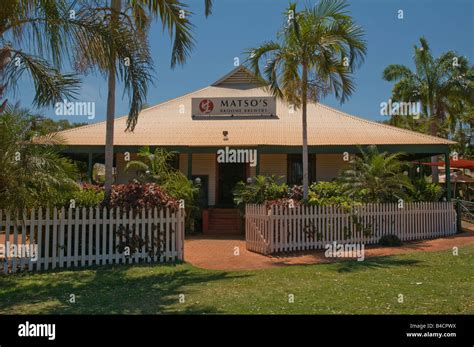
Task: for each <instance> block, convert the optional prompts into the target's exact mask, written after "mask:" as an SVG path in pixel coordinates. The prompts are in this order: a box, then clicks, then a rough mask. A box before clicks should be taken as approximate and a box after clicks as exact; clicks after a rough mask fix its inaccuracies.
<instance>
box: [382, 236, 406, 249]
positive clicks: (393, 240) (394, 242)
mask: <svg viewBox="0 0 474 347" xmlns="http://www.w3.org/2000/svg"><path fill="white" fill-rule="evenodd" d="M379 245H381V246H387V247H398V246H401V245H402V240H400V238H399V237H398V236H397V235H393V234H390V235H384V236H382V237H381V238H380V240H379Z"/></svg>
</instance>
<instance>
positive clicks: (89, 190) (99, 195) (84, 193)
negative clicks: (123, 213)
mask: <svg viewBox="0 0 474 347" xmlns="http://www.w3.org/2000/svg"><path fill="white" fill-rule="evenodd" d="M71 199H74V202H75V204H76V207H99V206H100V205H101V203H102V201H103V200H104V191H103V190H102V188H100V187H92V186H91V185H88V186H84V187H83V188H82V189H81V190H78V191H75V192H73V193H72V197H71Z"/></svg>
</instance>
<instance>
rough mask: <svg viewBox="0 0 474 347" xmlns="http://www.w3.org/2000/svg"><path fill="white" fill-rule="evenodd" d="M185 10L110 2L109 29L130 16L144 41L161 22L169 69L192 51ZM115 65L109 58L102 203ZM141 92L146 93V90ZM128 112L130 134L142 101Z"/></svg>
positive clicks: (154, 1)
mask: <svg viewBox="0 0 474 347" xmlns="http://www.w3.org/2000/svg"><path fill="white" fill-rule="evenodd" d="M186 8H187V6H186V5H185V4H183V3H181V2H179V1H178V0H125V1H124V2H122V0H111V6H110V10H111V25H112V27H113V26H116V25H117V23H119V22H120V20H121V16H123V15H126V14H127V13H129V14H130V16H129V18H131V19H132V20H133V23H134V27H135V29H136V30H137V33H138V35H137V36H138V38H139V41H144V40H146V33H147V30H148V28H149V23H150V18H156V19H159V20H160V21H161V23H162V24H163V28H164V29H167V30H168V31H169V33H170V34H171V36H173V50H172V54H171V67H172V68H174V67H175V66H176V65H177V64H179V65H181V64H184V63H185V61H186V58H187V57H188V56H189V54H190V52H191V49H192V47H193V36H192V28H193V26H192V24H191V22H190V20H189V17H190V16H191V12H190V11H188V10H187V9H186ZM211 11H212V1H211V0H205V15H206V16H208V15H210V14H211ZM116 62H117V59H116V58H115V57H114V56H111V59H110V63H109V66H108V71H107V75H108V95H107V120H106V135H105V202H106V203H107V202H108V200H109V198H110V193H111V190H112V182H113V161H114V150H113V144H114V119H115V89H116ZM144 89H145V92H146V88H144ZM139 99H140V101H139V102H137V103H136V105H134V107H132V108H131V109H130V112H129V114H128V120H127V129H126V130H129V131H133V130H134V128H135V125H136V123H137V119H138V114H139V112H140V109H141V107H142V105H143V102H144V101H143V100H142V98H141V97H140V98H139Z"/></svg>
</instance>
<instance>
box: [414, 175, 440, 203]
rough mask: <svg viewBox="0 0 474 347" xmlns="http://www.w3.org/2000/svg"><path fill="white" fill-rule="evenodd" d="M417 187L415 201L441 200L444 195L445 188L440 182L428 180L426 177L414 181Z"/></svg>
mask: <svg viewBox="0 0 474 347" xmlns="http://www.w3.org/2000/svg"><path fill="white" fill-rule="evenodd" d="M413 185H414V187H415V189H414V191H413V199H414V200H415V201H439V199H440V198H441V196H442V195H443V188H442V187H441V186H440V185H439V184H438V183H431V182H428V181H427V180H426V179H424V178H419V179H416V180H414V181H413Z"/></svg>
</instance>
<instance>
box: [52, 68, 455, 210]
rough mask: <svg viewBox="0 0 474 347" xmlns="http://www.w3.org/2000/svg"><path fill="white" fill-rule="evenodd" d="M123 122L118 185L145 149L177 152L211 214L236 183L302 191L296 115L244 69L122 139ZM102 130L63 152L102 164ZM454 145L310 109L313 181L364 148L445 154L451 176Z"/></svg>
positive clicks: (151, 111) (88, 131)
mask: <svg viewBox="0 0 474 347" xmlns="http://www.w3.org/2000/svg"><path fill="white" fill-rule="evenodd" d="M126 120H127V117H126V116H124V117H120V118H116V120H115V134H114V146H115V147H114V152H115V153H116V154H115V155H116V158H115V166H116V181H117V182H119V183H126V182H127V181H129V180H130V179H132V178H133V174H132V173H130V172H125V170H124V167H125V165H126V160H125V158H126V156H125V153H127V152H128V153H129V154H130V156H131V159H132V160H133V159H134V158H135V157H136V153H137V152H138V150H139V149H140V148H141V147H142V146H145V145H146V146H150V147H151V149H153V148H155V147H164V148H166V149H168V150H172V151H176V152H177V153H178V160H177V163H176V165H177V167H178V168H179V170H181V171H182V172H183V173H185V174H186V175H188V177H189V178H190V179H196V178H197V177H199V178H200V179H201V182H202V186H203V187H204V188H203V189H204V190H205V194H206V199H207V202H208V205H209V206H211V207H212V206H214V207H220V206H229V205H231V204H232V189H233V187H234V186H235V183H236V182H237V181H240V180H245V179H247V178H248V177H253V176H255V175H258V174H261V175H276V176H278V177H281V179H282V180H284V181H286V182H287V183H288V184H299V183H301V180H302V163H301V146H302V124H301V110H300V109H295V108H294V107H292V105H288V104H287V103H285V102H284V101H282V100H279V99H275V98H274V97H273V96H272V95H271V94H270V93H269V92H268V91H267V90H266V89H265V88H262V87H261V85H259V84H258V83H257V82H256V81H255V80H254V78H253V76H252V74H251V73H250V72H249V71H248V70H246V69H245V68H243V67H237V68H235V69H234V70H233V71H231V72H230V73H228V74H227V75H225V76H224V77H222V78H220V79H219V80H217V81H216V82H215V83H213V84H212V85H210V86H208V87H205V88H203V89H200V90H197V91H194V92H192V93H189V94H186V95H183V96H180V97H177V98H175V99H172V100H169V101H165V102H162V103H160V104H158V105H156V106H152V107H149V108H147V109H144V110H143V111H142V112H141V113H140V116H139V120H138V124H137V126H136V128H135V130H134V132H125V128H126ZM105 126H106V123H105V122H100V123H96V124H91V125H86V126H82V127H78V128H74V129H69V130H66V131H62V132H60V135H61V136H62V137H63V139H64V140H65V142H66V144H67V148H66V150H65V152H67V153H69V154H70V155H72V156H76V157H77V158H79V157H80V156H82V158H83V159H86V157H87V158H88V161H89V164H93V163H94V162H98V161H102V160H103V153H104V147H105V146H104V144H105ZM453 143H454V142H452V141H449V140H446V139H442V138H438V137H433V136H429V135H425V134H421V133H417V132H413V131H409V130H405V129H400V128H397V127H393V126H389V125H386V124H382V123H377V122H372V121H369V120H366V119H363V118H358V117H355V116H352V115H349V114H347V113H344V112H341V111H339V110H336V109H334V108H331V107H328V106H325V105H323V104H320V103H318V104H316V103H310V104H309V105H308V148H309V154H310V156H309V163H310V165H309V167H310V179H311V181H328V180H331V179H333V178H334V177H336V176H337V175H338V173H339V171H340V170H341V169H342V168H343V167H344V166H345V165H347V163H348V161H347V159H348V154H349V155H350V154H353V153H357V152H359V146H362V147H363V146H367V145H377V147H378V148H379V149H380V150H381V151H389V152H405V153H407V154H410V156H411V157H412V158H413V159H418V158H426V157H428V156H431V155H435V154H437V155H438V154H442V155H444V158H445V159H446V160H447V169H448V170H449V160H448V159H449V151H450V150H449V145H451V144H453ZM239 161H240V162H239ZM242 161H245V162H242ZM448 179H449V175H448ZM448 188H449V185H448Z"/></svg>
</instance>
